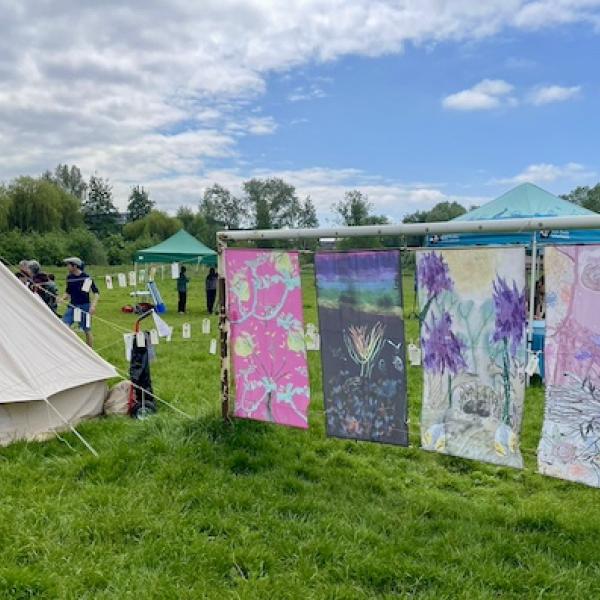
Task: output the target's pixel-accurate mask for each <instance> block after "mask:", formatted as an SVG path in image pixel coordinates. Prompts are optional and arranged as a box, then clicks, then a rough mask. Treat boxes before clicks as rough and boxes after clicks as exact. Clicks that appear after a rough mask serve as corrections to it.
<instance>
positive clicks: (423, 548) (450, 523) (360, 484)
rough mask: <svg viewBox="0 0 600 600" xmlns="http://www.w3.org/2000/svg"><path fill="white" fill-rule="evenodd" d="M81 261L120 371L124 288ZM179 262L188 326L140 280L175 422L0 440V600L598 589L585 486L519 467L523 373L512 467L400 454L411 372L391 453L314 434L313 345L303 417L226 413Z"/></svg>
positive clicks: (489, 594)
mask: <svg viewBox="0 0 600 600" xmlns="http://www.w3.org/2000/svg"><path fill="white" fill-rule="evenodd" d="M58 271H59V270H57V272H58ZM91 272H92V273H93V274H94V275H96V277H97V279H98V280H100V287H101V290H102V296H101V301H100V304H99V311H98V316H99V317H100V318H102V319H106V320H109V321H111V322H112V323H114V324H116V325H117V328H116V329H115V328H113V327H112V326H108V325H107V324H104V323H101V322H99V321H96V322H95V324H94V330H95V334H96V347H97V349H98V350H99V351H100V353H101V354H102V355H103V356H104V357H105V358H106V359H108V360H109V361H111V362H112V363H114V364H115V365H116V366H117V367H118V368H120V369H122V370H125V369H126V368H127V365H126V362H125V357H124V349H123V341H122V332H123V331H122V330H130V329H131V326H132V324H133V318H132V317H131V316H130V315H124V314H122V313H121V312H120V307H121V306H122V305H123V304H126V303H128V302H129V301H130V299H129V298H128V296H127V293H128V290H121V289H118V288H116V289H115V290H113V291H105V288H104V282H103V278H101V277H100V276H101V275H103V274H104V273H106V272H111V273H116V272H117V269H115V268H112V269H110V271H109V270H107V269H91ZM191 276H192V283H191V286H190V293H189V297H190V300H189V302H188V306H189V308H190V309H191V314H190V315H189V317H188V320H189V321H190V322H191V323H192V336H193V339H192V340H191V341H183V340H182V339H181V325H182V323H183V322H184V320H186V319H185V318H184V317H181V316H179V315H177V314H174V309H175V307H176V302H175V292H174V287H175V286H174V283H173V282H172V281H171V280H167V279H165V281H164V282H161V281H160V280H159V281H158V283H159V286H160V289H161V292H162V293H163V296H164V298H165V301H166V303H167V305H168V307H169V308H170V309H171V310H170V312H169V313H168V314H167V316H166V319H167V321H168V322H169V323H170V324H172V325H174V326H175V327H176V334H175V335H174V338H173V342H171V344H167V343H164V342H162V343H161V344H160V346H159V347H158V360H157V362H156V363H154V365H153V370H152V375H153V380H154V383H155V388H156V390H157V393H158V394H160V395H161V396H162V397H164V398H166V399H168V400H169V401H170V402H173V404H175V405H176V406H178V407H180V408H181V409H182V410H185V411H186V412H188V413H190V414H191V415H193V419H186V418H184V417H182V416H180V415H178V414H176V413H174V412H172V411H170V410H169V409H168V408H165V407H162V406H161V410H160V413H159V414H158V415H157V416H156V417H154V418H152V419H149V420H146V421H139V422H138V421H133V420H130V419H128V418H105V419H98V420H95V421H93V422H88V423H86V424H84V425H82V426H81V427H80V431H81V432H82V433H83V434H84V435H85V436H86V438H88V439H89V440H90V442H91V443H92V444H93V445H94V447H95V448H96V449H97V450H98V451H99V453H100V458H98V459H96V458H94V457H93V456H92V455H91V454H90V453H89V452H87V451H86V450H85V448H83V447H82V445H81V444H80V443H79V442H78V440H77V439H76V438H75V437H74V436H73V435H72V434H66V435H65V436H64V439H65V440H66V441H67V442H68V443H69V445H70V446H72V448H71V447H70V446H69V445H67V444H65V443H63V442H62V441H60V440H53V441H50V442H46V443H40V444H15V445H13V446H11V447H8V448H4V449H0V598H94V599H103V598H119V599H122V598H136V599H146V598H173V599H176V598H177V599H179V598H205V597H206V598H269V599H270V598H275V599H279V598H290V599H296V598H324V599H334V598H336V599H337V598H339V599H342V598H348V599H354V598H392V597H418V598H436V599H441V598H498V597H501V598H516V597H531V598H546V597H547V598H597V597H600V547H599V544H600V496H599V492H598V491H596V490H593V489H588V488H585V487H583V486H579V485H576V484H570V483H567V482H563V481H559V480H553V479H549V478H545V477H542V476H540V475H537V474H536V472H535V454H534V453H535V448H536V445H537V441H538V435H539V431H540V426H541V414H542V404H543V390H542V388H540V387H532V388H530V389H529V390H528V393H527V401H526V407H525V419H524V428H523V434H522V448H523V452H524V455H525V461H526V468H525V470H523V471H517V470H511V469H507V468H498V467H493V466H488V465H485V464H482V463H477V462H473V461H467V460H462V459H456V458H452V457H446V456H441V455H436V454H431V453H427V452H424V451H422V450H420V449H419V447H418V446H419V427H418V420H419V417H418V415H419V410H420V393H421V372H420V370H419V369H417V368H411V369H410V371H409V390H410V413H411V441H412V447H411V448H408V449H405V448H398V447H392V446H385V445H377V444H370V443H356V442H348V441H340V440H336V439H327V438H326V437H325V432H324V419H323V398H322V394H321V384H320V368H319V359H318V355H317V353H310V355H309V357H310V367H311V378H312V405H311V406H312V408H311V413H310V429H309V431H307V432H305V431H297V430H292V429H285V428H281V427H277V426H272V425H268V424H262V423H257V422H250V421H246V422H244V421H237V422H235V423H234V424H233V425H232V426H226V425H224V424H222V422H221V421H220V418H219V414H220V407H219V384H218V370H219V364H218V359H217V357H215V356H211V355H209V354H208V345H209V339H210V338H209V337H208V336H202V335H201V333H200V320H201V319H202V318H203V317H204V314H203V308H204V300H203V285H202V279H201V274H197V273H195V272H194V271H193V269H192V270H191ZM59 279H60V281H61V282H62V280H63V279H64V276H63V275H62V274H61V276H60V277H59ZM304 279H305V281H304V284H305V285H304V302H305V309H306V320H307V322H308V321H313V322H314V321H315V319H316V310H315V309H316V306H315V305H316V303H315V296H314V286H313V281H312V276H311V275H310V274H309V273H307V274H306V276H305V278H304ZM405 283H406V285H405V288H406V293H407V298H406V305H407V307H410V306H412V296H411V289H412V285H411V282H410V281H409V280H406V282H405ZM61 287H62V286H61ZM215 326H216V319H215V318H214V317H213V331H214V328H215ZM119 328H121V329H119ZM411 338H412V339H415V340H416V338H417V326H416V322H415V321H414V320H411V321H409V322H408V333H407V340H410V339H411Z"/></svg>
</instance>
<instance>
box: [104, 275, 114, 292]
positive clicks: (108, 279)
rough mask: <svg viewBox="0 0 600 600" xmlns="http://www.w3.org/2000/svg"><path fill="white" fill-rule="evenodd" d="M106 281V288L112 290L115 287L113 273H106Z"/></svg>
mask: <svg viewBox="0 0 600 600" xmlns="http://www.w3.org/2000/svg"><path fill="white" fill-rule="evenodd" d="M104 281H105V282H106V289H107V290H112V289H113V280H112V275H105V276H104Z"/></svg>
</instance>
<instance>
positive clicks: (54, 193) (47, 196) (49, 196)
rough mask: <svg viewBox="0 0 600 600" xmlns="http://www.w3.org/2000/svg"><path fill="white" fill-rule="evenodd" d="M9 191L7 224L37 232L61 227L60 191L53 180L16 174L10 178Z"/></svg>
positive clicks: (24, 230)
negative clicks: (13, 177)
mask: <svg viewBox="0 0 600 600" xmlns="http://www.w3.org/2000/svg"><path fill="white" fill-rule="evenodd" d="M8 193H9V195H10V197H11V202H10V208H9V212H8V225H9V227H10V228H15V229H19V230H20V231H23V232H30V231H36V232H39V233H44V232H46V231H53V230H55V229H59V228H60V226H61V216H62V215H61V211H60V206H59V203H60V194H59V190H58V188H57V187H56V186H55V185H54V184H53V183H51V182H50V181H45V180H44V179H34V178H33V177H19V178H18V179H16V180H15V181H13V182H12V184H11V185H10V188H9V192H8Z"/></svg>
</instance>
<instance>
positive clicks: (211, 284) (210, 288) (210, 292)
mask: <svg viewBox="0 0 600 600" xmlns="http://www.w3.org/2000/svg"><path fill="white" fill-rule="evenodd" d="M218 281H219V276H218V275H217V273H216V271H215V269H214V267H211V268H210V269H209V271H208V275H207V276H206V308H207V309H208V314H209V315H212V312H213V308H214V306H215V300H216V298H217V283H218Z"/></svg>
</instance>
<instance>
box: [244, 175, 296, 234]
mask: <svg viewBox="0 0 600 600" xmlns="http://www.w3.org/2000/svg"><path fill="white" fill-rule="evenodd" d="M244 192H245V193H246V205H247V207H248V212H249V214H250V217H251V221H252V226H253V227H255V228H256V229H281V228H282V227H296V226H297V225H298V221H299V218H300V214H301V204H300V202H299V200H298V197H297V196H296V189H295V188H294V186H293V185H290V184H288V183H286V182H285V181H283V179H280V178H278V177H272V178H270V179H256V178H255V179H250V180H249V181H246V182H244Z"/></svg>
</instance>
